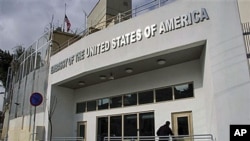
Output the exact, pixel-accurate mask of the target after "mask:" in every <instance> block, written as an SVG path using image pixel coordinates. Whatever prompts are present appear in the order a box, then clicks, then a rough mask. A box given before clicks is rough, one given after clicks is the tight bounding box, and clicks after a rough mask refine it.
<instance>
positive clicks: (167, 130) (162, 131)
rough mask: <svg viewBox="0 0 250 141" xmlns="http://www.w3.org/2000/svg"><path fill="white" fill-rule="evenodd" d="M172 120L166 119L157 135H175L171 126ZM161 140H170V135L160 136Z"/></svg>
mask: <svg viewBox="0 0 250 141" xmlns="http://www.w3.org/2000/svg"><path fill="white" fill-rule="evenodd" d="M169 125H170V122H169V121H166V123H165V124H164V125H162V126H161V127H160V128H159V129H158V130H157V132H156V134H157V136H170V135H174V134H173V132H172V129H171V128H170V127H169ZM160 141H169V137H160Z"/></svg>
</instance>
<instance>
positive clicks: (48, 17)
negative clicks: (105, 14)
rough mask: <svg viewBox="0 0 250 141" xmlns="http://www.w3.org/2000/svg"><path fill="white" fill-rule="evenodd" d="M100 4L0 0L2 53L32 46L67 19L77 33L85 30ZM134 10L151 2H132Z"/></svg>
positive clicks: (78, 0) (92, 1)
mask: <svg viewBox="0 0 250 141" xmlns="http://www.w3.org/2000/svg"><path fill="white" fill-rule="evenodd" d="M98 1H99V0H0V49H2V50H9V51H10V52H13V51H14V50H15V47H16V46H18V45H22V46H24V47H26V48H27V47H28V46H30V45H31V44H32V43H33V42H34V41H35V40H37V39H38V38H39V37H40V36H41V35H42V34H43V33H44V32H45V31H46V30H47V29H48V28H49V23H51V21H52V17H53V25H54V26H56V27H58V26H62V24H63V21H64V13H65V12H64V11H65V3H66V15H67V17H68V19H69V20H70V23H71V29H72V30H74V31H76V30H77V31H80V30H83V29H84V27H85V14H84V12H83V10H84V11H86V13H87V14H88V13H90V11H91V10H92V8H93V7H94V6H95V5H96V3H97V2H98ZM132 1H133V6H136V5H141V4H143V3H147V2H149V0H132Z"/></svg>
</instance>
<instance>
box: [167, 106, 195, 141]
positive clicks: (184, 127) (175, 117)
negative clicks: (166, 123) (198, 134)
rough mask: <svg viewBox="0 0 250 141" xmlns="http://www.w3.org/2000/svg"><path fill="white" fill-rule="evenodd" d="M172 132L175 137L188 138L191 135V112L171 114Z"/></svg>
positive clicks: (185, 140)
mask: <svg viewBox="0 0 250 141" xmlns="http://www.w3.org/2000/svg"><path fill="white" fill-rule="evenodd" d="M172 124H173V132H174V135H175V136H178V135H181V136H185V135H187V136H190V135H193V123H192V112H191V111H189V112H178V113H172ZM183 141H192V140H191V139H188V138H183Z"/></svg>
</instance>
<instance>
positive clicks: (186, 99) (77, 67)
mask: <svg viewBox="0 0 250 141" xmlns="http://www.w3.org/2000/svg"><path fill="white" fill-rule="evenodd" d="M101 1H102V0H101ZM241 2H242V3H241ZM99 3H100V2H99ZM156 3H157V2H156ZM124 4H125V5H126V4H130V3H129V1H124ZM247 5H248V6H250V3H249V1H247V0H246V1H244V0H243V1H237V0H218V1H215V0H210V1H208V0H199V1H197V0H172V1H168V2H166V4H164V5H163V4H162V5H161V4H159V5H157V6H159V7H157V8H155V9H154V10H151V11H149V12H146V13H143V14H141V15H138V16H133V18H130V19H127V20H125V21H122V22H121V21H119V23H114V24H113V25H112V26H111V25H110V26H107V27H106V28H105V29H102V30H100V31H98V32H94V33H92V34H89V35H88V36H85V37H83V38H81V39H80V40H78V41H76V42H75V43H73V44H71V45H70V46H68V47H67V48H64V49H63V50H60V51H59V52H57V53H55V54H53V55H50V58H49V63H48V64H47V65H48V67H46V68H45V69H47V70H48V71H47V72H48V74H47V75H48V76H47V77H48V80H47V82H46V83H47V85H46V86H45V87H42V86H39V87H37V89H36V88H35V87H34V88H32V89H30V93H28V94H27V96H26V97H25V98H23V100H24V101H25V102H26V104H27V103H28V104H29V96H30V94H31V93H32V92H40V91H39V89H41V90H44V89H45V90H46V91H45V94H44V93H43V92H40V93H42V94H43V103H42V104H41V105H40V106H37V109H38V110H37V112H36V118H35V126H36V131H35V133H36V136H37V137H36V139H37V140H50V139H52V140H56V139H57V140H60V139H63V138H64V139H65V138H67V137H83V138H84V139H83V140H84V141H104V137H110V138H112V137H117V138H121V139H123V140H129V139H130V138H129V137H128V136H133V137H134V138H135V139H136V140H142V139H141V137H142V136H148V137H152V136H156V131H157V129H158V128H159V127H160V126H161V125H163V124H164V123H165V121H170V122H171V125H170V126H171V128H172V130H173V132H174V134H175V135H176V136H178V135H188V136H194V137H196V136H199V135H201V136H202V137H203V136H208V135H211V140H216V141H229V137H230V133H229V128H230V125H234V124H250V110H249V103H250V94H249V91H250V77H249V74H250V71H249V62H248V58H247V54H248V52H247V51H248V50H247V48H246V47H247V43H246V42H247V41H246V39H245V38H244V37H245V35H243V32H244V31H243V26H242V23H244V22H249V21H250V18H249V17H247V16H249V12H250V10H248V9H247V8H246V9H244V7H246V6H247ZM97 6H98V4H97ZM92 12H93V11H92ZM246 13H248V14H246ZM89 17H90V16H89ZM88 23H90V21H89V19H88ZM88 26H89V25H88ZM52 42H53V38H52ZM248 42H249V41H248ZM248 45H249V44H248ZM33 76H35V74H33ZM40 77H42V76H40ZM45 77H46V75H45ZM27 79H29V78H26V80H27ZM26 83H29V82H28V81H26ZM46 83H43V82H41V84H46ZM36 84H40V82H37V83H35V84H34V85H36ZM41 87H42V88H41ZM23 91H25V88H24V90H23ZM24 95H25V93H24ZM15 98H18V97H15ZM15 98H13V100H12V103H14V101H15V100H14V99H15ZM25 99H26V100H25ZM18 104H20V103H16V104H12V105H15V106H14V107H16V108H17V107H18V106H19V105H18ZM20 105H22V104H20ZM23 105H25V104H23ZM23 107H25V106H23ZM12 109H13V110H12V111H15V108H13V107H12ZM17 109H18V108H17ZM33 111H34V107H32V106H30V109H29V110H28V112H25V110H24V111H23V112H21V113H20V112H17V113H16V116H12V118H10V120H9V127H8V139H9V140H11V141H19V140H32V138H33V130H32V127H33V125H34V121H33V118H34V114H33ZM10 113H11V112H10ZM18 115H19V116H18ZM51 125H52V126H51ZM145 138H146V137H145ZM117 140H118V139H117ZM152 140H153V139H152ZM183 140H188V141H191V140H192V139H185V137H183ZM193 140H194V141H196V140H197V141H198V139H193Z"/></svg>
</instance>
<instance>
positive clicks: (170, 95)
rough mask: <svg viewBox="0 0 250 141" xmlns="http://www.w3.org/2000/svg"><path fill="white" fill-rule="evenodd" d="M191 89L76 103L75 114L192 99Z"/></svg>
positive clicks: (176, 88) (182, 86) (183, 86)
mask: <svg viewBox="0 0 250 141" xmlns="http://www.w3.org/2000/svg"><path fill="white" fill-rule="evenodd" d="M21 66H22V64H21ZM20 75H21V69H20ZM193 87H194V86H193V83H185V84H178V85H173V86H168V87H164V88H156V89H152V90H147V91H141V92H134V93H129V94H124V95H119V96H114V97H107V98H101V99H98V100H91V101H86V102H85V103H86V104H84V102H83V103H77V104H76V113H82V112H87V111H96V110H104V109H112V108H118V107H126V106H133V105H138V104H148V103H156V102H161V101H172V100H176V99H183V98H189V97H194V88H193ZM86 109H87V110H86Z"/></svg>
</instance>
